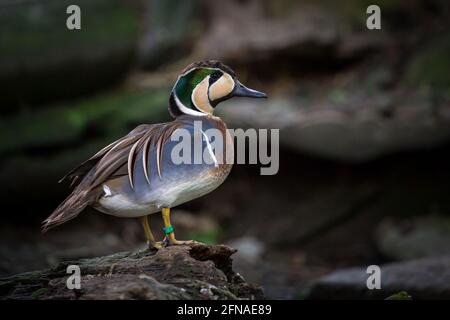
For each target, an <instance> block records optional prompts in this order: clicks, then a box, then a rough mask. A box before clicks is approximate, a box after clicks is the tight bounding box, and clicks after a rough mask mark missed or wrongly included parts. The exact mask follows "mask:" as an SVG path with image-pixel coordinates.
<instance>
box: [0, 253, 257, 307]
mask: <svg viewBox="0 0 450 320" xmlns="http://www.w3.org/2000/svg"><path fill="white" fill-rule="evenodd" d="M235 252H236V250H235V249H233V248H230V247H228V246H225V245H205V244H194V245H190V246H187V245H183V246H169V247H164V248H162V249H160V250H158V251H157V252H155V251H149V250H147V249H146V250H137V251H133V252H121V253H116V254H112V255H109V256H103V257H96V258H90V259H80V260H77V261H66V262H61V263H60V264H58V265H57V266H56V267H54V268H50V269H46V270H40V271H33V272H26V273H22V274H18V275H14V276H11V277H8V278H3V279H0V299H2V300H4V299H13V300H23V299H25V300H31V299H39V300H48V299H71V300H77V299H83V300H93V299H102V300H104V299H106V300H109V299H171V300H172V299H196V300H210V299H211V300H217V299H227V300H228V299H233V300H234V299H263V298H264V295H263V292H262V289H261V288H260V287H259V286H257V285H253V284H249V283H247V282H246V281H245V280H244V279H243V277H242V276H240V275H239V274H238V273H236V272H235V271H234V270H233V268H232V259H231V255H232V254H234V253H235ZM70 265H77V266H79V268H80V271H81V274H80V275H81V277H80V278H81V279H80V288H79V289H68V286H67V283H68V279H69V277H71V276H72V274H71V273H67V267H68V266H70Z"/></svg>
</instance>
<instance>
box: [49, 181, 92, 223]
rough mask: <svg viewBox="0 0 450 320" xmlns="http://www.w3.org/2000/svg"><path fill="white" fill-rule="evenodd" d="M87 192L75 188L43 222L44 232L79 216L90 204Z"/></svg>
mask: <svg viewBox="0 0 450 320" xmlns="http://www.w3.org/2000/svg"><path fill="white" fill-rule="evenodd" d="M87 194H88V192H87V191H79V190H76V189H75V190H74V192H73V193H72V194H71V195H70V196H69V197H67V199H66V200H64V201H63V202H62V203H61V204H60V205H59V206H58V207H57V208H56V209H55V211H53V213H52V214H51V215H50V216H49V217H48V218H47V219H45V220H44V221H43V222H42V232H46V231H48V230H50V229H52V228H54V227H57V226H59V225H60V224H62V223H64V222H67V221H69V220H71V219H73V218H75V217H76V216H78V214H79V213H80V212H81V211H83V209H84V208H86V206H87V205H88V204H89V201H88V199H87Z"/></svg>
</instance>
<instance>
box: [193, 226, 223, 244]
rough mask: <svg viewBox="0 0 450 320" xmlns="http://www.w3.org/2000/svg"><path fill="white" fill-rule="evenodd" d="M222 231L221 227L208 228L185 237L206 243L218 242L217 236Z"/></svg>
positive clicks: (218, 236)
mask: <svg viewBox="0 0 450 320" xmlns="http://www.w3.org/2000/svg"><path fill="white" fill-rule="evenodd" d="M222 233H223V232H222V229H221V228H211V229H210V230H208V231H204V232H198V233H190V234H188V235H187V238H188V239H193V240H196V241H199V242H203V243H206V244H217V243H219V238H220V236H221V234H222Z"/></svg>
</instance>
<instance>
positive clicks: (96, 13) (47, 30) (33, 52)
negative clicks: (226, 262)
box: [0, 0, 138, 112]
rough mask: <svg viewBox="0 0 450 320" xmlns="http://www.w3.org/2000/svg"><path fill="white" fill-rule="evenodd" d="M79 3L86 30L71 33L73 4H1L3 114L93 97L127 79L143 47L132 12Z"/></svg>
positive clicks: (101, 2)
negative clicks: (39, 104)
mask: <svg viewBox="0 0 450 320" xmlns="http://www.w3.org/2000/svg"><path fill="white" fill-rule="evenodd" d="M76 3H77V4H78V5H79V6H80V8H81V30H68V29H67V27H66V19H67V17H69V15H68V14H66V9H67V7H68V6H69V5H71V4H73V3H72V1H70V0H60V1H42V0H41V1H7V2H6V3H4V4H3V3H2V10H1V11H0V25H1V26H2V28H1V29H0V87H1V88H2V95H1V97H0V99H1V101H0V109H3V111H4V110H5V109H8V111H10V110H13V107H17V106H24V105H25V106H29V105H30V104H33V103H36V102H43V101H55V100H57V99H62V98H68V97H75V96H79V95H81V94H86V93H92V92H95V91H96V90H99V89H101V88H104V87H106V86H110V85H112V84H115V83H117V82H119V81H121V80H122V79H123V77H124V75H125V74H126V72H128V70H129V69H130V67H131V66H132V64H133V59H134V57H135V55H136V49H137V41H138V20H137V16H136V15H135V14H134V12H133V10H132V8H131V6H129V5H128V4H126V2H124V1H120V0H113V1H111V0H80V1H77V2H76ZM3 111H2V110H0V112H3Z"/></svg>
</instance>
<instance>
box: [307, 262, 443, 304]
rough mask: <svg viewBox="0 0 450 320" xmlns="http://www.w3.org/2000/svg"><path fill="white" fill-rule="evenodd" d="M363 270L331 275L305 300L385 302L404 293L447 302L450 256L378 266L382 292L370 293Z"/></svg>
mask: <svg viewBox="0 0 450 320" xmlns="http://www.w3.org/2000/svg"><path fill="white" fill-rule="evenodd" d="M368 276H369V275H368V274H367V273H366V269H365V268H351V269H344V270H338V271H336V272H333V273H331V274H329V275H327V276H325V277H323V278H322V279H321V280H319V281H317V282H316V283H315V285H314V286H313V287H312V289H311V292H310V293H309V295H308V296H307V298H308V299H386V298H387V297H389V296H391V295H393V294H395V293H398V292H401V291H406V292H408V294H409V295H410V296H411V297H412V299H414V300H416V299H417V300H420V299H450V256H446V257H440V258H426V259H421V260H413V261H409V262H402V263H392V264H386V265H382V266H381V289H379V290H378V289H374V290H369V289H367V286H366V281H367V278H368Z"/></svg>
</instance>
